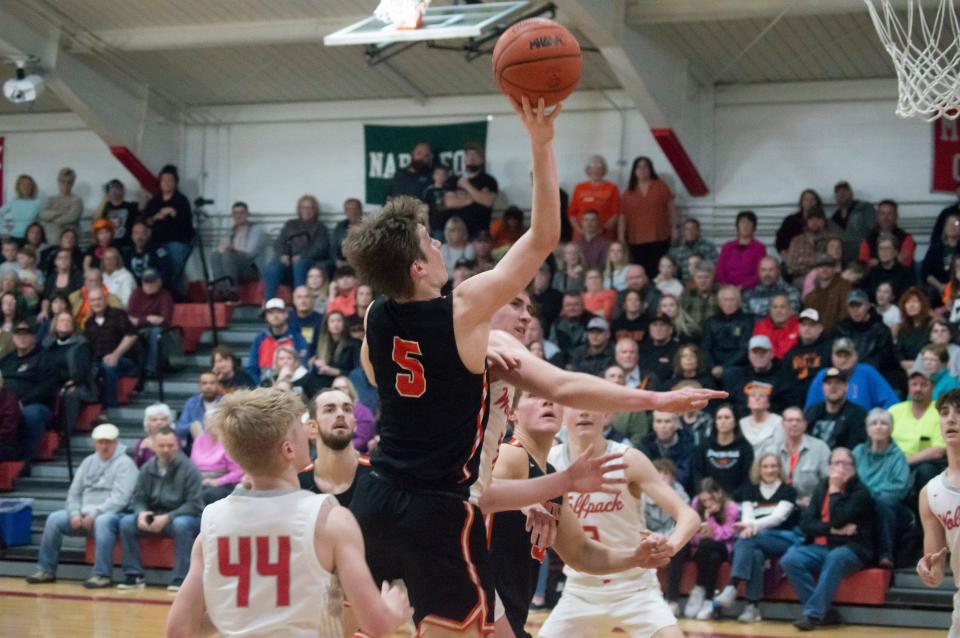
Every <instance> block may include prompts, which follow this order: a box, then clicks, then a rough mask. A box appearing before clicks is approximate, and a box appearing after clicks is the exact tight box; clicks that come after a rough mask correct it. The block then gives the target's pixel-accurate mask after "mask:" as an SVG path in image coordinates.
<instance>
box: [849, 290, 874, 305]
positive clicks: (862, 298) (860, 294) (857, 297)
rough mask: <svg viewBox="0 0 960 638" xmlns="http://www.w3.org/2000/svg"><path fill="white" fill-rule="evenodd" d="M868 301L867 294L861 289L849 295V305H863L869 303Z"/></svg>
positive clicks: (852, 291)
mask: <svg viewBox="0 0 960 638" xmlns="http://www.w3.org/2000/svg"><path fill="white" fill-rule="evenodd" d="M868 300H869V298H868V297H867V293H865V292H864V291H862V290H860V289H857V290H851V291H850V292H848V293H847V303H848V304H852V303H854V304H862V303H867V301H868Z"/></svg>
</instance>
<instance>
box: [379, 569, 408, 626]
mask: <svg viewBox="0 0 960 638" xmlns="http://www.w3.org/2000/svg"><path fill="white" fill-rule="evenodd" d="M380 600H381V601H382V602H383V606H384V607H386V608H387V613H388V614H390V624H392V625H393V626H394V628H399V627H400V625H402V624H403V623H405V622H406V621H407V620H408V619H409V618H411V617H412V616H413V608H412V607H410V600H409V599H408V598H407V592H405V591H403V590H402V589H400V588H399V587H397V586H396V585H391V584H390V583H388V582H387V581H383V585H381V586H380Z"/></svg>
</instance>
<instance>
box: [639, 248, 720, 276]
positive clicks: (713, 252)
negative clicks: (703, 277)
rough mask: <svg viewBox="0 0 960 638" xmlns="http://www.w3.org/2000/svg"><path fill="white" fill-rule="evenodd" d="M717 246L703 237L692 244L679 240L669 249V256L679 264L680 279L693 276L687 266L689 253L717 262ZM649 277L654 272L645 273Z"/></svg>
mask: <svg viewBox="0 0 960 638" xmlns="http://www.w3.org/2000/svg"><path fill="white" fill-rule="evenodd" d="M717 254H718V253H717V247H716V246H714V245H713V244H712V243H711V242H708V241H707V240H705V239H698V240H697V241H695V242H693V243H692V244H688V243H686V242H680V244H678V245H676V246H674V247H673V248H671V249H670V256H671V257H673V258H674V259H676V260H677V262H678V263H679V264H680V279H681V280H683V281H686V280H688V279H690V277H692V276H693V273H691V272H690V270H689V269H688V268H687V261H688V260H689V259H690V255H700V256H701V257H703V258H704V259H706V260H707V261H710V262H713V263H717ZM647 274H648V275H649V276H650V277H651V278H653V276H654V275H655V274H656V273H647Z"/></svg>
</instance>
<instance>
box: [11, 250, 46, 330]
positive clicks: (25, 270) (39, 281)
mask: <svg viewBox="0 0 960 638" xmlns="http://www.w3.org/2000/svg"><path fill="white" fill-rule="evenodd" d="M17 266H18V268H17V273H16V274H17V278H18V279H19V280H20V297H21V298H22V299H23V301H24V303H25V304H26V305H27V310H28V311H29V312H31V313H33V314H36V313H37V311H38V309H39V307H40V295H42V294H43V275H42V274H41V273H40V270H39V269H37V253H36V251H35V250H34V249H33V248H30V247H29V246H24V247H23V248H21V249H20V252H19V253H18V254H17Z"/></svg>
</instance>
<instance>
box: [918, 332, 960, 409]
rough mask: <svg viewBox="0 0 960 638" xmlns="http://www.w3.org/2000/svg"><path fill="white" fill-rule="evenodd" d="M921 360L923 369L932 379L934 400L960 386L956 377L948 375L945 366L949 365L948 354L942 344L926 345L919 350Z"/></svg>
mask: <svg viewBox="0 0 960 638" xmlns="http://www.w3.org/2000/svg"><path fill="white" fill-rule="evenodd" d="M920 356H921V358H922V360H923V369H924V370H926V372H927V374H929V375H930V380H931V381H933V400H934V401H936V400H937V399H939V398H940V397H941V396H943V395H944V394H946V393H947V392H949V391H950V390H953V389H955V388H960V381H958V380H957V378H956V377H952V376H950V372H949V370H947V366H948V365H950V354H949V353H948V352H947V349H946V348H944V347H943V346H935V345H927V346H924V347H923V350H921V352H920Z"/></svg>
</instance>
